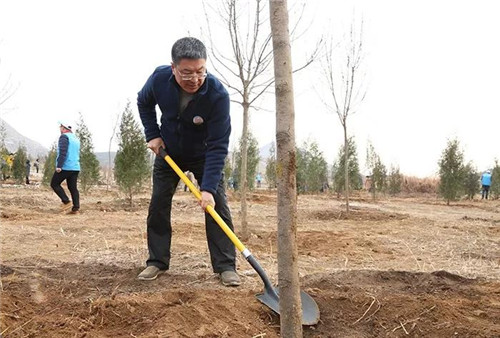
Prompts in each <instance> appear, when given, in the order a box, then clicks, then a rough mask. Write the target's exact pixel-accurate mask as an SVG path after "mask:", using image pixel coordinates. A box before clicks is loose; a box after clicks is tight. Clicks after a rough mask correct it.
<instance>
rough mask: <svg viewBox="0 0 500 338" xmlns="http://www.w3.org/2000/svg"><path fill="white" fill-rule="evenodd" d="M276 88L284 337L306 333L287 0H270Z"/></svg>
mask: <svg viewBox="0 0 500 338" xmlns="http://www.w3.org/2000/svg"><path fill="white" fill-rule="evenodd" d="M269 4H270V6H269V10H270V19H271V32H272V37H273V52H274V75H275V80H276V82H275V89H276V144H277V166H278V167H277V175H278V177H277V178H278V284H279V287H280V326H281V336H282V337H302V306H301V301H300V283H299V273H298V262H297V260H298V252H297V241H296V240H297V238H296V236H297V182H296V162H295V161H296V159H295V157H296V153H295V127H294V124H295V108H294V100H293V79H292V58H291V50H290V35H289V32H288V11H287V1H286V0H270V1H269Z"/></svg>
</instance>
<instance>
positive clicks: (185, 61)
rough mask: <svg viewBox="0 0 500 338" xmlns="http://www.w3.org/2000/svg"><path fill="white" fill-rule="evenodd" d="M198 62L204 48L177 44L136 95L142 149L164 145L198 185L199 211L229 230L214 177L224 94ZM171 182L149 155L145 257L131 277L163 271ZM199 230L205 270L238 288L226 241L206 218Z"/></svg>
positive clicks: (221, 153) (220, 180)
mask: <svg viewBox="0 0 500 338" xmlns="http://www.w3.org/2000/svg"><path fill="white" fill-rule="evenodd" d="M206 59H207V52H206V48H205V46H204V45H203V43H202V42H201V41H199V40H198V39H195V38H192V37H186V38H182V39H179V40H177V41H176V42H175V43H174V45H173V46H172V63H171V65H170V66H160V67H158V68H157V69H156V70H155V71H154V72H153V74H152V75H151V76H150V77H149V79H148V80H147V82H146V84H145V85H144V87H143V88H142V89H141V91H140V92H139V93H138V97H137V106H138V109H139V114H140V117H141V121H142V124H143V126H144V132H145V135H146V141H147V143H148V148H150V149H151V150H153V151H154V152H155V153H156V154H157V155H158V153H159V150H160V148H161V147H165V149H166V151H167V152H168V154H169V155H170V156H171V157H172V159H173V160H174V161H175V162H176V163H177V165H178V166H179V167H180V168H181V170H182V171H183V172H185V171H190V172H192V173H193V175H194V177H195V178H196V180H197V181H198V185H199V186H200V190H201V201H200V205H201V207H202V208H203V209H205V208H206V207H207V206H208V205H211V206H214V207H215V210H216V211H217V213H218V214H219V215H220V216H221V218H222V219H223V220H224V221H225V222H226V223H227V225H228V226H229V227H230V228H231V229H233V224H232V220H231V213H230V210H229V206H228V204H227V200H226V192H225V189H224V177H223V172H222V169H223V167H224V161H225V158H226V156H227V153H228V146H229V135H230V133H231V120H230V116H229V95H228V93H227V90H226V89H225V88H224V86H223V85H222V84H221V82H220V81H219V80H218V79H217V78H215V77H214V76H213V75H211V74H207V68H206ZM157 105H158V107H159V108H160V111H161V127H160V126H158V122H157V119H156V110H155V107H156V106H157ZM178 182H179V177H178V176H177V174H176V173H175V172H174V171H173V169H172V168H171V167H170V166H169V165H168V163H167V162H165V160H164V159H163V158H162V157H160V156H156V159H155V162H154V169H153V193H152V196H151V203H150V205H149V213H148V217H147V237H148V249H149V258H148V260H147V261H146V265H147V267H146V269H144V271H142V272H141V273H140V274H139V275H138V277H137V278H138V279H140V280H153V279H155V278H156V277H157V276H158V275H159V274H160V273H162V272H164V271H166V270H168V269H169V265H170V244H171V238H172V225H171V209H172V197H173V195H174V192H175V189H176V187H177V183H178ZM205 229H206V235H207V242H208V248H209V251H210V258H211V263H212V268H213V271H214V272H215V273H218V274H219V275H220V279H221V282H222V284H224V285H226V286H237V285H240V278H239V276H238V274H237V273H236V251H235V248H234V245H233V243H232V242H231V240H230V239H229V238H228V237H227V236H226V234H225V233H224V232H223V231H222V229H221V228H220V227H219V226H218V225H217V223H216V222H215V220H214V219H213V218H212V217H211V216H210V215H209V214H205Z"/></svg>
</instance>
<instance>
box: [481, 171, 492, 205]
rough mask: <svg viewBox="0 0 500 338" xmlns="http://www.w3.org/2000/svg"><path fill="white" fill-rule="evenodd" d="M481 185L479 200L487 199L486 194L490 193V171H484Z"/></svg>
mask: <svg viewBox="0 0 500 338" xmlns="http://www.w3.org/2000/svg"><path fill="white" fill-rule="evenodd" d="M481 185H482V191H481V199H488V192H489V191H490V186H491V171H490V170H486V172H484V173H483V174H482V175H481Z"/></svg>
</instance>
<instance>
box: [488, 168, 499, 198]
mask: <svg viewBox="0 0 500 338" xmlns="http://www.w3.org/2000/svg"><path fill="white" fill-rule="evenodd" d="M490 193H491V197H492V198H494V199H497V198H499V197H500V165H499V164H498V160H495V166H494V167H493V170H491V186H490Z"/></svg>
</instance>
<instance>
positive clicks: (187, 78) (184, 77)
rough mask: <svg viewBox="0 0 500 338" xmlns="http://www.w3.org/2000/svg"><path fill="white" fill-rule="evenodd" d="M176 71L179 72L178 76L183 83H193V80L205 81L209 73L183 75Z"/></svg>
mask: <svg viewBox="0 0 500 338" xmlns="http://www.w3.org/2000/svg"><path fill="white" fill-rule="evenodd" d="M175 71H176V72H177V75H179V77H180V78H181V80H182V81H191V80H193V79H196V80H198V79H204V78H206V77H207V75H208V73H207V71H206V70H205V71H203V73H201V72H200V73H189V74H186V73H181V72H180V71H179V70H177V69H175Z"/></svg>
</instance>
